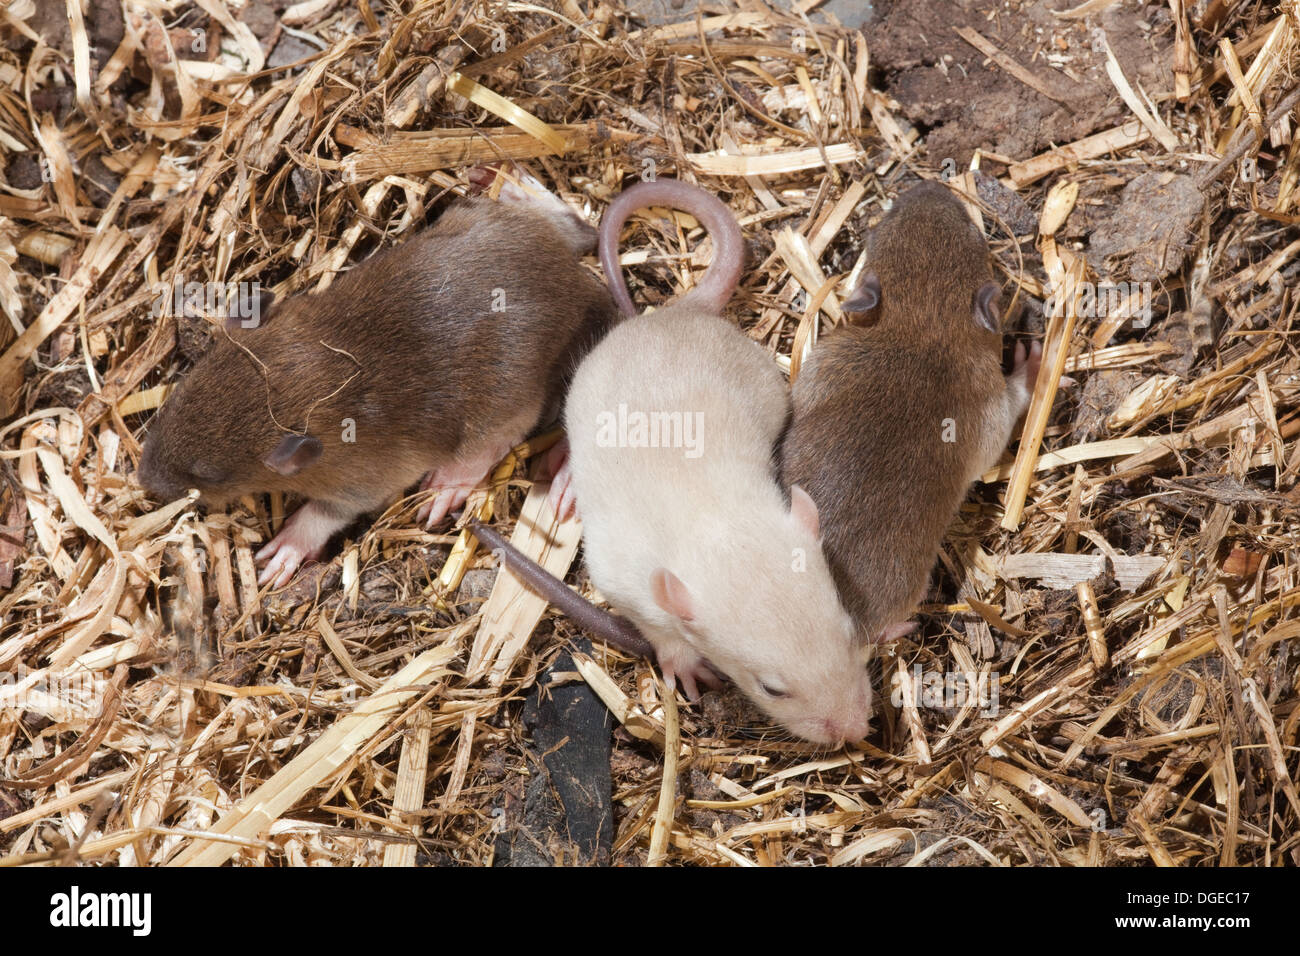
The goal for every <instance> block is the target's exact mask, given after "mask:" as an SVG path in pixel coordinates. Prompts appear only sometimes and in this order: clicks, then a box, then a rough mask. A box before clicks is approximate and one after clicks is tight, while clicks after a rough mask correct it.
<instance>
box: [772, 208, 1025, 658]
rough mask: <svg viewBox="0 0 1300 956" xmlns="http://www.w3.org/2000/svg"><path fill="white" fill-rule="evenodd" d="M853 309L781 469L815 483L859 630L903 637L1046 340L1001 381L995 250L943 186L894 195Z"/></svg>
mask: <svg viewBox="0 0 1300 956" xmlns="http://www.w3.org/2000/svg"><path fill="white" fill-rule="evenodd" d="M866 266H867V272H866V274H865V275H864V276H863V278H862V280H861V283H860V284H859V285H858V287H857V288H856V289H855V290H854V292H853V295H852V296H851V297H850V298H849V299H848V300H846V301H845V302H844V309H845V311H846V312H847V313H850V314H853V315H856V316H860V317H862V318H863V320H864V324H861V325H846V326H842V327H840V328H837V329H835V330H834V331H833V332H831V333H830V334H829V335H828V336H826V337H825V338H824V339H823V340H822V341H821V342H820V343H819V344H818V345H817V348H816V349H815V350H814V351H813V353H812V355H811V358H810V361H808V362H806V363H805V364H804V366H803V371H802V372H801V374H800V375H799V377H798V379H797V380H796V382H795V385H794V390H793V397H794V419H793V422H792V424H791V427H790V430H789V433H788V434H787V435H786V439H785V442H784V449H783V466H782V477H783V479H784V480H785V481H786V482H788V483H790V484H792V485H793V484H798V485H801V486H803V487H804V488H806V489H807V490H808V493H809V494H810V495H812V498H813V501H815V502H816V503H817V507H818V509H819V511H820V513H821V515H822V520H823V522H824V526H825V528H826V533H825V536H824V538H823V541H822V544H823V546H824V547H825V549H826V557H827V559H828V560H829V561H830V566H831V571H832V572H833V573H834V575H835V580H836V583H837V584H838V585H839V593H840V597H841V599H842V600H843V601H844V605H845V607H846V608H848V610H849V613H851V614H852V615H853V617H854V620H855V621H856V622H857V623H858V626H859V628H860V637H865V638H867V639H871V640H875V639H881V638H893V637H895V636H898V635H900V634H902V633H906V632H907V631H908V630H910V629H911V627H910V626H909V625H907V624H906V623H905V622H906V621H907V619H908V618H909V617H910V616H911V614H912V612H913V610H914V609H915V608H916V605H917V603H918V602H919V601H920V599H921V597H922V595H923V594H924V593H925V589H926V585H927V583H928V581H929V576H930V570H931V568H932V567H933V565H934V562H935V556H936V555H937V554H938V552H939V545H940V542H941V541H942V539H943V535H944V532H945V531H946V530H947V528H948V525H949V524H950V523H951V521H952V519H953V517H954V515H955V514H956V513H957V509H958V507H959V506H960V504H961V501H962V499H963V498H964V497H965V496H966V492H967V489H969V487H970V484H971V482H972V481H974V480H975V479H976V478H977V477H978V476H979V475H980V474H981V473H983V472H984V471H985V470H986V469H987V468H988V467H990V466H991V465H992V464H994V463H995V462H996V461H997V459H998V457H999V456H1000V455H1001V454H1002V451H1003V449H1005V448H1006V446H1007V441H1008V440H1009V439H1010V437H1011V428H1012V426H1013V425H1014V424H1015V422H1016V420H1017V419H1018V418H1019V417H1020V415H1021V414H1022V413H1023V412H1024V410H1025V407H1026V405H1027V404H1028V402H1029V396H1030V393H1031V392H1032V390H1033V383H1034V379H1035V377H1036V376H1037V374H1038V366H1039V363H1040V361H1041V355H1042V350H1041V347H1040V346H1039V345H1038V343H1034V346H1033V348H1032V349H1031V350H1030V352H1029V354H1028V356H1026V354H1025V352H1024V350H1023V348H1020V347H1018V348H1017V349H1016V356H1015V369H1014V371H1013V372H1012V373H1011V374H1010V375H1009V376H1007V377H1006V378H1004V377H1003V375H1002V326H1001V317H1000V314H999V311H998V284H997V283H996V282H995V281H994V279H993V272H992V269H991V265H990V256H989V248H988V244H987V243H986V242H985V240H984V236H983V235H982V234H981V233H980V231H979V229H978V228H977V227H976V226H975V224H974V223H973V222H972V221H971V219H970V217H969V216H968V215H967V213H966V210H965V208H964V206H963V204H962V202H961V201H960V200H959V199H957V198H956V197H955V196H954V195H953V194H952V193H950V192H949V191H948V189H947V188H945V187H944V186H942V185H940V184H939V183H923V184H921V185H919V186H915V187H913V188H912V189H910V190H908V191H907V192H906V193H904V194H903V195H901V196H899V197H898V199H897V200H896V201H895V204H894V208H893V209H892V210H891V211H890V213H889V214H888V215H887V216H886V217H885V218H884V219H883V220H882V221H881V223H880V224H879V225H878V226H877V227H876V228H875V229H874V230H873V231H872V233H871V236H870V238H869V240H868V246H867V260H866Z"/></svg>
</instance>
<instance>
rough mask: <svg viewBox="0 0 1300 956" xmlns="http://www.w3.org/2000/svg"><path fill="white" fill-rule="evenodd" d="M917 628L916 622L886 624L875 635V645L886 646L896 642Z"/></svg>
mask: <svg viewBox="0 0 1300 956" xmlns="http://www.w3.org/2000/svg"><path fill="white" fill-rule="evenodd" d="M916 628H917V622H916V621H899V622H898V623H897V624H888V625H886V626H885V627H882V628H881V629H880V633H879V634H877V635H876V643H878V644H888V643H889V642H890V641H896V640H898V639H899V638H900V637H907V635H909V634H911V633H912V632H913V631H915V630H916Z"/></svg>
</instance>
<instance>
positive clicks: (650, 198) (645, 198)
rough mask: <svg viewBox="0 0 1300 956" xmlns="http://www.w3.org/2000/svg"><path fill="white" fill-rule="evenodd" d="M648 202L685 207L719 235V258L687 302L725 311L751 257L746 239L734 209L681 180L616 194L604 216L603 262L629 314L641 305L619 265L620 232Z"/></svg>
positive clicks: (716, 243) (715, 245)
mask: <svg viewBox="0 0 1300 956" xmlns="http://www.w3.org/2000/svg"><path fill="white" fill-rule="evenodd" d="M647 206H668V207H670V208H673V209H681V210H684V211H685V212H688V213H690V214H691V215H692V216H694V217H695V218H696V219H698V220H699V221H700V222H701V223H702V224H703V226H704V228H705V229H707V230H708V232H709V235H710V236H712V237H713V262H712V263H711V264H710V265H709V269H708V271H707V272H706V273H705V274H704V278H703V279H701V280H700V284H699V285H697V286H696V287H695V288H694V289H692V290H691V291H690V292H689V293H687V295H686V297H685V298H684V299H683V300H682V304H683V305H689V306H693V307H695V308H699V309H702V310H704V311H706V312H710V313H712V314H714V315H721V314H722V310H723V308H725V307H726V304H727V301H728V300H729V299H730V298H731V294H732V293H733V292H735V291H736V283H737V282H739V281H740V270H741V267H742V266H743V265H744V262H745V240H744V238H743V237H742V236H741V234H740V226H739V225H738V224H737V223H736V217H735V216H733V215H732V214H731V210H730V209H728V208H727V207H726V205H724V204H723V202H722V201H721V200H720V199H718V197H717V196H715V195H713V194H712V193H709V192H705V191H704V190H703V189H700V188H699V187H698V186H692V185H690V184H689V183H684V182H682V181H681V180H678V179H656V180H652V181H650V182H643V183H637V184H636V185H635V186H633V187H631V188H630V189H627V190H624V191H623V192H621V193H619V194H618V195H617V196H616V197H614V201H613V202H612V203H610V204H609V208H608V209H606V210H605V215H604V216H602V217H601V220H600V239H599V247H600V266H601V268H602V269H603V270H604V272H605V281H606V282H608V283H609V288H610V291H611V292H612V293H613V296H614V301H615V302H616V303H618V307H619V310H620V311H621V312H622V313H623V314H624V315H636V314H637V310H636V306H634V305H633V304H632V297H631V296H629V295H628V293H627V286H626V285H625V284H624V282H623V270H622V269H620V268H619V264H618V234H619V231H620V230H621V229H622V228H623V223H625V222H627V219H628V217H629V216H631V215H632V213H634V212H636V211H637V210H638V209H644V208H645V207H647Z"/></svg>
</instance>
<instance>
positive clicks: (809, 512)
mask: <svg viewBox="0 0 1300 956" xmlns="http://www.w3.org/2000/svg"><path fill="white" fill-rule="evenodd" d="M790 517H792V518H794V520H795V521H797V522H799V526H800V527H801V528H803V529H804V530H805V531H807V532H808V533H809V534H810V535H812V536H813V537H814V538H817V539H818V540H819V541H820V540H821V536H822V526H821V519H820V518H819V517H817V503H816V502H815V501H813V500H812V495H810V494H808V492H806V491H804V490H803V489H802V488H800V487H799V486H798V485H791V486H790Z"/></svg>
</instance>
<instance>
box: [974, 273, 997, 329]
mask: <svg viewBox="0 0 1300 956" xmlns="http://www.w3.org/2000/svg"><path fill="white" fill-rule="evenodd" d="M1001 291H1002V290H1001V289H999V288H998V284H997V283H996V282H986V283H984V284H983V285H982V286H980V290H979V291H978V292H976V293H975V324H976V325H979V326H981V327H982V328H985V329H988V330H989V331H990V332H993V333H994V334H996V335H1001V334H1002V316H1001V315H1000V314H999V311H998V294H999V293H1000V292H1001Z"/></svg>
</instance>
